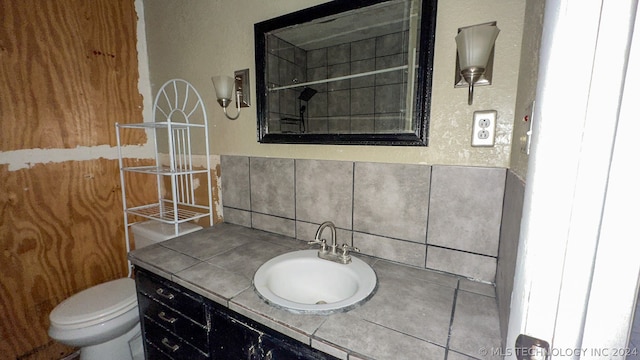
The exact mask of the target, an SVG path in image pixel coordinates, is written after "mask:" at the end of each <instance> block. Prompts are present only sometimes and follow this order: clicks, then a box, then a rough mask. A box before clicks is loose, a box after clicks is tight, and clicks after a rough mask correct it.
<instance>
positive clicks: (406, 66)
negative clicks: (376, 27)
mask: <svg viewBox="0 0 640 360" xmlns="http://www.w3.org/2000/svg"><path fill="white" fill-rule="evenodd" d="M408 68H409V65H402V66H396V67H391V68H387V69H380V70H373V71H367V72H363V73H359V74H352V75H345V76H338V77H334V78H330V79H322V80H315V81H308V82H304V83H297V84H292V85H286V86H278V87H272V88H269V91H278V90H285V89H293V88H297V87H303V86H309V85H315V84H324V83H328V82H334V81H340V80H347V79H353V78H359V77H363V76H369V75H375V74H382V73H386V72H391V71H398V70H405V69H408Z"/></svg>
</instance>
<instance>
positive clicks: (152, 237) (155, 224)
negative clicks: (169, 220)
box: [131, 220, 202, 249]
mask: <svg viewBox="0 0 640 360" xmlns="http://www.w3.org/2000/svg"><path fill="white" fill-rule="evenodd" d="M200 229H202V226H200V225H196V224H192V223H188V222H186V223H181V224H179V225H178V235H176V233H175V225H174V224H166V223H162V222H159V221H154V220H149V221H145V222H140V223H135V224H133V225H131V231H132V232H133V238H134V241H135V244H136V249H141V248H143V247H145V246H149V245H152V244H156V243H159V242H162V241H165V240H169V239H172V238H174V237H177V236H181V235H185V234H188V233H192V232H194V231H197V230H200Z"/></svg>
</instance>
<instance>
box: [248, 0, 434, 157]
mask: <svg viewBox="0 0 640 360" xmlns="http://www.w3.org/2000/svg"><path fill="white" fill-rule="evenodd" d="M435 28H436V0H337V1H331V2H328V3H325V4H321V5H318V6H314V7H311V8H308V9H303V10H300V11H296V12H293V13H290V14H286V15H283V16H280V17H277V18H274V19H270V20H266V21H263V22H260V23H257V24H255V26H254V31H255V47H256V49H255V50H256V93H257V99H256V109H257V115H258V141H259V142H261V143H290V144H353V145H405V146H426V145H427V144H428V132H429V115H430V105H431V82H432V74H433V53H434V43H435Z"/></svg>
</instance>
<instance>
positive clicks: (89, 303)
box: [49, 278, 138, 326]
mask: <svg viewBox="0 0 640 360" xmlns="http://www.w3.org/2000/svg"><path fill="white" fill-rule="evenodd" d="M137 304H138V303H137V299H136V285H135V281H134V280H133V279H130V278H122V279H117V280H113V281H109V282H106V283H103V284H99V285H96V286H93V287H90V288H88V289H86V290H83V291H81V292H79V293H77V294H75V295H73V296H71V297H69V298H68V299H66V300H64V301H63V302H61V303H60V304H58V306H56V307H55V309H53V311H51V314H49V320H51V322H52V323H55V324H56V325H60V326H71V325H77V324H84V323H87V322H91V323H96V322H101V321H106V320H108V319H111V318H114V317H116V316H119V315H120V314H123V313H125V312H127V311H129V310H131V309H132V308H134V307H136V306H137Z"/></svg>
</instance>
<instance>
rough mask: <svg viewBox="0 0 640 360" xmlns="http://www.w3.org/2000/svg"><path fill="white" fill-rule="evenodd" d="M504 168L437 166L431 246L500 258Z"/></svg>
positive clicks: (433, 182) (434, 181)
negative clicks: (498, 256) (499, 244)
mask: <svg viewBox="0 0 640 360" xmlns="http://www.w3.org/2000/svg"><path fill="white" fill-rule="evenodd" d="M505 174H506V170H505V169H500V168H477V167H458V166H434V168H433V176H432V180H431V181H432V183H431V204H430V211H431V215H430V216H429V239H428V244H429V245H439V246H443V247H448V248H454V249H457V250H464V251H468V252H473V253H477V254H482V255H489V256H497V255H498V243H499V238H500V219H501V216H502V200H503V197H504V195H503V194H504V186H505Z"/></svg>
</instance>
